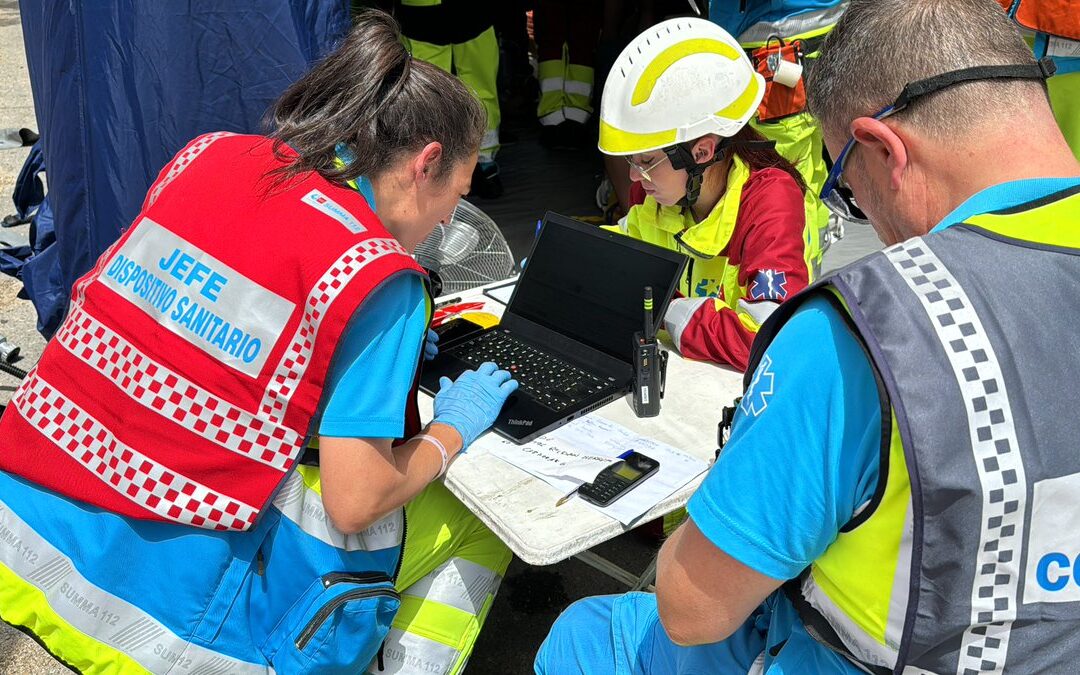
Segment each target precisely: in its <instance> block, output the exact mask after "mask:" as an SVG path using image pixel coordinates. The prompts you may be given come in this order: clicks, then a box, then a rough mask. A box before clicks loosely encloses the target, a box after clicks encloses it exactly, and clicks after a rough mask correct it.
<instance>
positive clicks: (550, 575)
mask: <svg viewBox="0 0 1080 675" xmlns="http://www.w3.org/2000/svg"><path fill="white" fill-rule="evenodd" d="M508 121H509V125H507V126H505V127H504V134H503V136H504V145H503V149H502V151H501V153H500V155H499V158H498V159H499V163H500V167H501V178H502V181H503V184H504V187H505V193H504V195H503V196H502V197H501V198H499V199H497V200H476V201H475V203H476V204H477V205H478V206H480V208H482V209H483V210H484V211H485V212H486V213H488V214H489V215H490V216H492V218H494V220H495V221H496V222H497V223H499V225H500V228H501V229H502V230H503V232H504V234H505V235H506V237H507V240H508V241H509V242H510V246H511V248H512V249H513V251H514V254H515V257H516V258H517V259H520V258H521V257H523V256H524V255H526V253H527V252H528V249H529V246H530V245H531V242H532V237H533V235H534V232H535V225H536V220H537V219H538V218H540V217H542V216H543V214H544V212H545V211H547V210H549V209H550V210H553V211H557V212H560V213H565V214H567V215H572V216H594V215H597V213H598V212H597V209H596V207H595V205H594V204H593V195H594V192H595V189H596V186H597V184H598V182H599V177H600V174H601V171H602V167H601V164H600V162H599V158H598V157H597V156H596V155H595V153H594V152H591V151H588V150H574V151H565V150H563V151H551V150H546V149H544V148H542V147H540V145H539V144H538V143H537V130H536V128H535V126H533V125H531V124H527V123H525V122H524V121H523V120H520V119H519V120H518V123H517V124H516V125H515V124H514V120H513V118H512V117H510V116H508ZM23 126H26V127H31V128H36V123H35V121H34V114H33V99H32V96H31V92H30V85H29V78H28V73H27V68H26V58H25V52H24V48H23V39H22V30H21V27H20V25H19V17H18V3H17V1H16V0H0V129H3V128H7V127H13V128H18V127H23ZM26 153H27V151H26V150H25V149H13V150H0V195H9V194H10V193H11V189H12V187H13V185H14V182H15V177H16V176H17V175H18V172H19V169H20V167H21V165H22V162H23V160H24V159H25V157H26ZM5 199H6V197H5V198H3V199H0V216H3V215H6V214H7V213H10V212H13V211H14V208H13V206H11V205H10V203H7V202H6V201H5ZM5 204H6V206H5ZM27 236H28V228H27V227H26V226H22V227H16V228H11V229H0V241H6V242H8V243H19V242H21V241H25V240H26V237H27ZM879 246H880V245H879V244H878V242H877V239H876V238H875V236H874V235H873V233H872V232H870V231H869V229H868V228H857V227H851V226H849V227H848V229H847V233H846V236H845V237H844V239H843V240H842V241H840V242H839V243H837V244H834V245H833V247H832V249H830V251H829V252H828V253H827V254H826V258H825V263H826V267H827V268H835V267H839V266H842V265H843V264H846V263H847V262H850V261H852V260H855V259H857V258H859V257H862V256H863V255H865V254H867V253H869V252H871V251H873V250H876V249H877V248H879ZM20 287H21V284H20V282H19V281H18V280H16V279H12V278H10V277H4V276H0V335H2V336H6V337H7V338H8V339H9V340H10V341H11V342H12V343H14V344H15V345H17V346H18V347H19V348H20V351H21V359H20V360H19V361H18V362H16V364H15V365H18V366H20V367H22V368H23V369H28V368H29V367H30V366H32V365H33V364H34V363H35V362H36V361H37V359H38V357H39V356H40V354H41V351H42V349H44V346H45V341H44V340H43V339H42V338H41V336H40V335H39V334H38V333H37V331H36V329H35V322H36V317H35V314H34V311H33V307H32V306H31V305H30V303H29V302H27V301H25V300H20V299H18V297H17V294H18V292H19V289H20ZM16 384H17V383H16V381H15V380H14V378H12V377H10V376H8V375H5V374H3V373H0V404H3V403H6V402H7V400H8V398H10V395H11V392H12V391H14V388H15V386H16ZM726 404H727V402H726V401H717V408H718V410H719V407H720V406H722V405H726ZM658 545H659V543H658V542H657V541H656V540H655V539H653V538H650V537H647V536H644V535H642V534H641V533H638V532H630V533H627V534H625V535H623V536H621V537H618V538H616V539H614V540H612V541H609V542H607V543H605V544H603V545H601V546H598V547H597V548H596V549H595V551H596V552H597V553H599V554H600V555H602V556H604V557H605V558H608V559H610V560H613V561H616V562H617V563H619V564H620V565H621V566H623V567H624V568H627V569H630V570H636V571H640V570H643V569H644V568H645V566H646V565H647V564H648V563H649V561H650V560H651V558H652V556H653V555H654V553H655V551H656V549H657V547H658ZM625 590H626V588H625V586H623V585H622V584H621V583H620V582H617V581H615V580H613V579H611V578H610V577H608V576H606V575H604V574H602V573H600V572H598V571H596V570H594V569H593V568H591V567H589V566H587V565H586V564H584V563H582V562H580V561H578V560H576V559H571V560H567V561H564V562H562V563H559V564H556V565H550V566H547V567H533V566H530V565H526V564H524V563H522V562H521V561H519V560H517V559H515V560H514V561H513V562H512V563H511V564H510V567H509V569H508V570H507V573H506V576H505V578H504V580H503V584H502V587H501V590H500V592H499V596H498V598H497V599H496V602H495V604H494V607H493V608H492V611H491V614H490V615H489V617H488V620H487V623H486V625H485V628H484V631H483V633H482V634H481V636H480V638H479V641H478V642H477V645H476V648H475V650H474V652H473V656H472V659H471V661H470V663H469V668H468V672H469V673H473V674H484V673H491V674H496V673H498V674H503V673H527V672H530V671H531V664H532V659H533V655H534V654H535V653H536V650H537V648H538V647H539V646H540V643H541V642H542V641H543V639H544V637H545V636H546V634H547V630H548V628H549V627H550V626H551V623H552V622H553V621H554V620H555V618H556V617H557V616H558V614H559V612H560V611H562V609H564V608H565V607H566V606H567V605H569V604H570V603H571V602H573V601H575V600H578V599H580V598H584V597H587V596H590V595H597V594H606V593H620V592H623V591H625ZM64 672H68V671H67V670H66V669H65V668H64V667H63V666H62V665H61V664H59V663H57V662H56V661H54V660H53V659H52V658H51V657H50V656H49V655H48V654H47V653H46V652H45V651H44V650H42V649H41V648H40V647H39V646H38V645H37V644H36V643H35V642H33V641H32V640H31V639H29V638H28V637H26V636H25V635H23V634H22V633H20V632H18V631H16V630H14V629H12V628H10V627H8V626H6V625H3V624H0V675H5V674H8V673H11V674H19V675H24V674H39V673H40V674H45V673H64Z"/></svg>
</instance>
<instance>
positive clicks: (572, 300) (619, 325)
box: [507, 213, 686, 362]
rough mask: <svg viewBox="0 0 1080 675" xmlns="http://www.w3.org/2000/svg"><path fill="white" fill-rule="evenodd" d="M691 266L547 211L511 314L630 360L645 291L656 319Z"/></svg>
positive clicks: (679, 256) (671, 255) (682, 258)
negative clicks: (649, 289)
mask: <svg viewBox="0 0 1080 675" xmlns="http://www.w3.org/2000/svg"><path fill="white" fill-rule="evenodd" d="M685 264H686V256H684V255H683V254H681V253H677V252H674V251H668V250H666V249H663V248H660V247H658V246H653V245H651V244H646V243H643V242H640V241H636V240H633V239H630V238H629V237H626V236H624V235H621V234H616V233H613V232H608V231H606V230H601V229H600V228H598V227H596V226H594V225H586V224H584V223H580V222H578V221H575V220H572V219H570V218H566V217H565V216H560V215H558V214H554V213H548V214H547V216H546V217H545V218H544V226H543V229H541V231H540V236H539V237H538V238H537V240H536V243H535V244H534V245H533V250H532V252H531V253H530V254H529V260H528V263H527V265H526V267H525V271H524V272H522V275H521V279H520V280H519V281H518V283H517V288H516V289H515V290H514V297H513V299H512V300H511V301H510V306H509V307H508V308H507V309H508V311H510V312H512V313H514V314H516V315H518V316H520V317H522V318H524V319H528V320H529V321H532V322H533V323H537V324H540V325H541V326H544V327H545V328H549V329H551V330H554V331H556V332H559V333H562V334H563V335H566V336H567V337H570V338H573V339H575V340H577V341H578V342H582V343H584V344H586V345H589V346H590V347H593V348H594V349H598V350H600V351H602V352H605V353H607V354H610V355H611V356H613V357H615V358H618V359H621V360H623V361H627V362H630V361H631V359H632V350H633V344H632V340H633V337H634V333H635V332H637V331H640V330H642V328H643V326H644V309H643V297H644V290H645V287H646V286H652V287H653V297H654V298H655V300H654V305H653V306H654V312H655V314H654V321H657V320H658V319H659V317H661V316H662V315H663V311H664V310H665V309H666V308H667V304H668V300H669V299H670V298H671V295H672V294H673V293H674V292H675V288H676V285H677V284H678V282H679V277H680V275H681V274H682V270H683V267H684V265H685Z"/></svg>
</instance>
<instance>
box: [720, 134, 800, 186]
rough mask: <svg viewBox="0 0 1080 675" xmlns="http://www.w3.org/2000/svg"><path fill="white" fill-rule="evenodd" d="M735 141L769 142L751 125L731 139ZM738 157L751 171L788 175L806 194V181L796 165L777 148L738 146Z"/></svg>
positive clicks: (736, 151) (735, 149)
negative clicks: (763, 170) (766, 171)
mask: <svg viewBox="0 0 1080 675" xmlns="http://www.w3.org/2000/svg"><path fill="white" fill-rule="evenodd" d="M731 140H733V141H764V140H767V139H766V138H765V136H763V135H762V134H761V133H760V132H759V131H758V130H757V129H755V128H753V127H752V126H750V125H749V124H747V125H746V126H744V127H743V128H742V129H739V132H738V133H737V134H735V135H734V136H732V137H731ZM733 150H734V152H735V154H736V155H738V156H739V158H740V159H742V161H744V162H746V164H747V166H749V167H750V170H751V171H760V170H761V169H780V170H781V171H783V172H784V173H786V174H787V175H789V176H791V177H792V178H794V179H795V183H796V184H797V185H798V186H799V190H801V191H802V192H803V193H804V194H805V193H806V190H807V187H806V181H805V180H804V179H803V177H802V174H801V173H799V170H798V169H796V168H795V165H794V164H792V163H791V162H789V161H788V160H787V159H785V158H784V157H783V156H782V155H781V154H780V153H779V152H777V151H776V148H769V147H754V146H750V147H747V146H745V145H736V146H734V148H733Z"/></svg>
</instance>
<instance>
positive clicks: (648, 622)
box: [536, 0, 1080, 675]
mask: <svg viewBox="0 0 1080 675" xmlns="http://www.w3.org/2000/svg"><path fill="white" fill-rule="evenodd" d="M960 45H962V48H958V46H960ZM1052 70H1053V68H1052V66H1049V65H1047V64H1045V63H1037V62H1036V61H1035V60H1034V58H1033V56H1032V54H1031V51H1030V49H1029V48H1028V47H1027V45H1026V44H1025V43H1024V41H1023V39H1022V37H1021V36H1020V33H1019V32H1018V31H1017V30H1016V28H1015V27H1014V26H1013V25H1011V24H1010V22H1009V20H1008V19H1007V17H1005V15H1004V14H1003V13H1002V12H1001V10H1000V8H999V7H998V6H997V5H996V3H995V2H994V1H993V0H851V2H850V7H849V9H848V11H847V13H846V14H845V15H844V17H843V18H842V19H841V20H840V22H839V23H838V24H837V26H836V28H835V29H834V31H833V32H832V34H831V35H830V36H829V38H828V40H827V41H826V43H825V45H824V47H823V49H822V56H821V58H820V60H819V61H818V63H817V66H816V68H815V70H814V71H813V73H812V74H811V79H810V82H809V83H808V94H809V99H810V107H811V110H812V111H813V112H814V114H815V115H816V116H817V117H818V118H819V119H820V121H821V124H822V128H823V130H824V136H825V142H826V144H827V145H828V147H829V150H830V153H831V155H832V156H833V157H835V158H837V161H836V164H835V166H834V169H833V171H832V174H831V176H830V179H829V180H828V181H827V183H826V186H825V188H824V192H825V193H826V194H825V195H823V196H824V197H826V198H827V200H828V201H834V200H833V195H832V192H833V191H834V189H835V187H836V185H837V184H839V183H840V182H841V181H842V180H846V182H847V183H848V184H849V186H850V188H851V190H852V191H853V193H854V195H855V197H856V198H857V199H858V200H859V204H860V205H861V206H862V207H863V210H864V211H865V212H866V213H867V214H869V216H870V219H871V222H872V223H873V226H874V229H875V231H876V232H877V233H878V235H879V237H880V238H881V240H882V241H883V242H884V243H885V244H886V245H887V248H886V249H885V250H884V251H882V252H879V253H875V254H873V255H871V256H868V257H867V258H864V259H863V260H862V261H860V262H858V263H856V264H854V265H852V266H850V267H848V268H845V269H844V270H841V271H840V272H839V273H837V274H836V275H834V276H832V277H829V278H827V279H825V280H823V281H822V282H821V283H819V284H818V285H816V286H814V287H811V289H809V290H808V291H806V292H804V293H803V294H800V295H799V296H798V297H796V298H794V299H793V300H790V301H789V302H788V303H786V304H785V305H784V307H783V308H782V310H781V311H778V312H777V313H776V314H774V315H773V318H772V319H770V321H769V322H768V323H767V324H766V325H765V326H763V327H762V333H760V334H759V338H758V341H757V342H756V343H755V348H754V353H753V354H752V355H751V364H750V368H749V369H748V371H747V380H746V383H747V390H746V392H745V394H744V396H743V397H742V400H741V403H740V404H739V405H738V409H737V411H736V415H735V421H734V425H733V427H732V430H731V436H730V440H729V441H728V442H727V444H726V445H725V447H724V448H723V452H722V453H721V455H720V457H719V460H718V461H717V463H716V465H715V466H714V467H713V468H712V470H711V471H710V472H709V475H708V476H707V477H706V479H705V481H704V483H703V484H702V486H701V488H700V489H699V490H698V492H697V493H696V494H695V495H694V497H693V498H692V499H691V501H690V503H689V506H688V510H689V512H690V520H689V521H688V522H687V523H686V524H685V525H683V526H682V527H681V528H680V529H679V530H678V531H677V532H676V533H675V534H674V535H673V536H672V537H671V538H670V539H669V540H668V541H667V542H666V544H665V545H664V547H663V548H662V549H661V551H660V554H659V565H658V569H657V584H656V586H657V590H656V594H655V595H647V594H641V593H631V594H628V595H624V596H617V597H604V598H592V599H588V600H584V601H582V602H579V603H577V604H575V605H573V606H572V607H570V608H569V609H568V610H567V611H566V612H565V613H564V614H563V616H562V617H561V618H560V619H559V620H558V622H556V624H555V626H554V627H553V628H552V631H551V634H550V635H549V636H548V639H547V641H546V642H545V643H544V646H543V647H542V648H541V650H540V653H539V654H538V656H537V660H536V671H537V672H538V673H556V672H557V673H568V672H597V673H600V672H605V673H606V672H619V673H677V672H678V673H686V672H709V673H713V672H717V673H733V672H767V673H770V674H771V675H776V674H778V673H860V672H871V673H894V672H895V673H901V672H903V673H927V672H934V673H944V672H954V673H963V674H964V675H968V674H969V673H990V672H994V673H1002V672H1004V673H1010V672H1014V673H1028V672H1040V673H1041V672H1054V673H1060V672H1074V669H1075V663H1076V661H1077V658H1078V657H1080V647H1078V645H1077V642H1076V640H1075V639H1074V637H1073V636H1074V635H1075V632H1076V630H1077V629H1078V627H1080V584H1078V583H1077V579H1078V578H1080V573H1078V572H1077V568H1078V566H1080V559H1078V554H1080V545H1078V544H1077V543H1076V541H1075V523H1076V522H1078V521H1080V454H1078V453H1077V452H1076V438H1077V435H1078V434H1080V422H1078V421H1077V420H1078V416H1077V415H1076V414H1075V410H1074V406H1075V404H1074V401H1075V400H1076V394H1077V385H1076V382H1078V381H1080V355H1078V353H1077V351H1076V349H1075V348H1074V347H1073V346H1072V345H1074V344H1075V326H1074V319H1073V317H1074V316H1076V314H1077V313H1080V293H1077V288H1078V287H1080V234H1078V232H1080V164H1078V163H1077V161H1076V159H1075V158H1074V157H1073V155H1072V152H1071V151H1070V149H1069V146H1068V145H1067V143H1066V142H1065V139H1064V138H1063V137H1062V134H1061V131H1060V130H1059V128H1058V126H1057V124H1056V122H1055V119H1054V116H1053V113H1052V111H1051V108H1050V105H1049V101H1048V98H1047V93H1046V88H1045V83H1044V80H1045V79H1046V77H1048V76H1049V74H1050V73H1051V72H1052ZM718 407H719V404H718Z"/></svg>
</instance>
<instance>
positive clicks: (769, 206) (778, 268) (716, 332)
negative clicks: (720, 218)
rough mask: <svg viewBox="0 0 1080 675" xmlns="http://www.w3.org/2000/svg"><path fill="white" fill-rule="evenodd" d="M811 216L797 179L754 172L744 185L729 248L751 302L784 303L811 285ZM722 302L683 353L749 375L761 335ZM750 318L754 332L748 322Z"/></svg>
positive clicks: (700, 322)
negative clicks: (807, 239) (807, 238)
mask: <svg viewBox="0 0 1080 675" xmlns="http://www.w3.org/2000/svg"><path fill="white" fill-rule="evenodd" d="M805 227H806V211H805V207H804V205H803V194H802V191H801V190H800V189H799V186H798V184H797V183H796V182H795V180H794V179H793V178H792V177H791V176H789V175H788V174H787V173H785V172H783V171H781V170H779V169H763V170H761V171H756V172H754V173H753V174H752V175H751V177H750V180H748V181H747V183H746V185H745V186H743V193H742V203H741V204H740V205H739V218H738V220H737V221H736V224H735V231H734V232H733V233H732V236H731V242H730V243H729V244H728V248H727V254H728V260H729V262H730V264H733V265H738V267H739V285H740V286H744V287H745V288H746V289H747V290H746V296H745V298H743V299H744V300H745V301H746V302H747V303H749V304H751V305H755V304H758V303H769V304H772V305H775V304H779V303H781V302H783V301H784V300H786V299H787V298H789V297H791V296H792V295H794V294H795V293H797V292H798V291H801V290H802V289H804V288H806V286H807V285H808V284H809V272H808V271H807V267H806V261H805V259H804V257H803V256H804V246H805V244H804V243H803V231H804V229H805ZM760 309H761V310H762V311H760V312H756V313H755V314H749V313H746V312H741V311H737V310H733V309H731V308H730V307H727V306H726V305H724V304H723V303H721V302H709V303H705V304H704V305H703V306H702V307H701V308H700V309H699V310H698V311H697V312H696V313H695V314H694V316H693V317H692V318H691V319H690V322H689V323H688V324H687V326H686V328H685V329H684V330H683V333H682V338H681V340H680V345H679V347H680V350H681V352H682V354H683V355H684V356H686V357H689V358H692V359H698V360H703V361H713V362H716V363H724V364H729V365H732V366H734V367H736V368H738V369H740V370H745V369H746V365H747V360H748V359H749V356H750V345H751V344H752V343H753V342H754V337H755V336H756V335H757V325H758V324H759V323H760V322H759V321H758V320H757V319H756V318H755V315H756V316H757V317H761V316H763V315H766V314H767V313H769V311H770V309H772V308H771V307H769V306H768V305H764V306H762V307H760ZM743 316H746V317H747V320H748V321H749V323H751V325H752V326H754V328H753V329H751V328H749V327H747V325H746V324H745V323H744V321H743V318H742V317H743Z"/></svg>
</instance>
